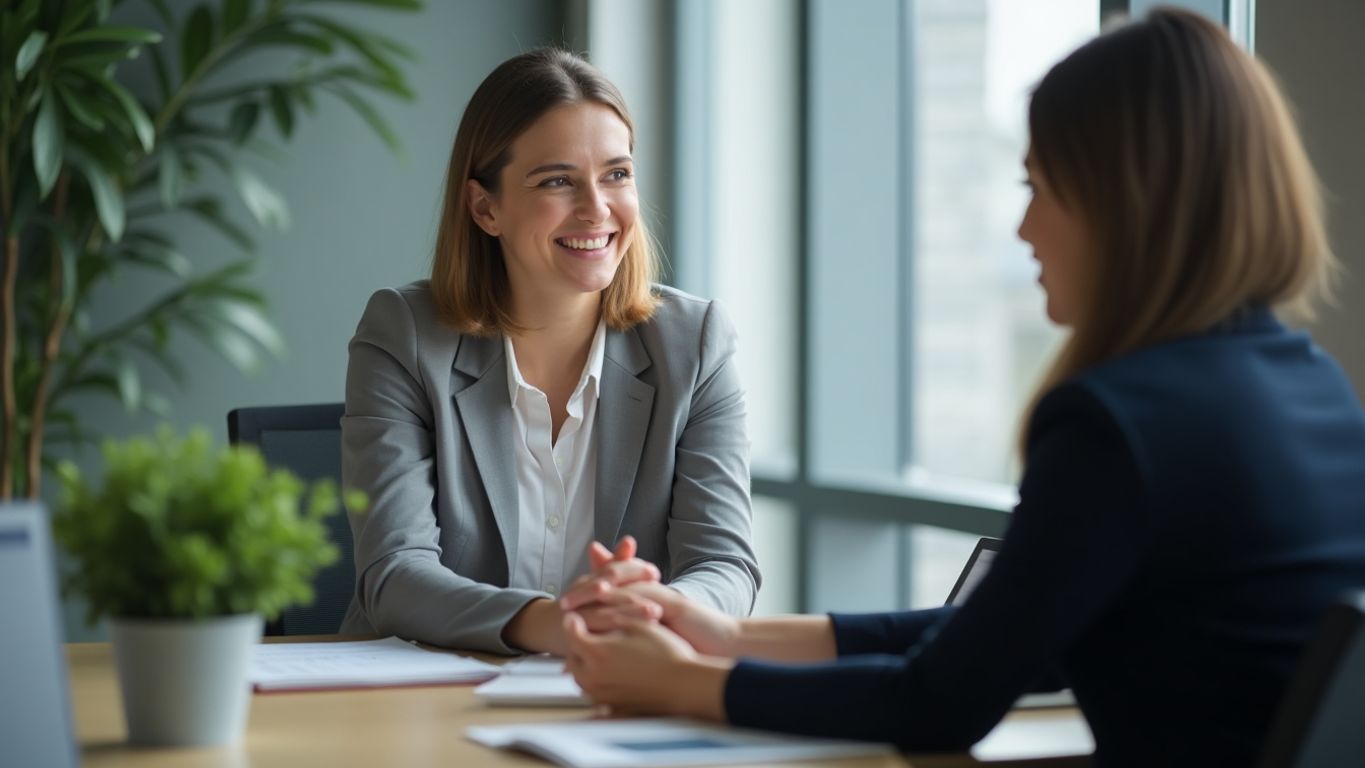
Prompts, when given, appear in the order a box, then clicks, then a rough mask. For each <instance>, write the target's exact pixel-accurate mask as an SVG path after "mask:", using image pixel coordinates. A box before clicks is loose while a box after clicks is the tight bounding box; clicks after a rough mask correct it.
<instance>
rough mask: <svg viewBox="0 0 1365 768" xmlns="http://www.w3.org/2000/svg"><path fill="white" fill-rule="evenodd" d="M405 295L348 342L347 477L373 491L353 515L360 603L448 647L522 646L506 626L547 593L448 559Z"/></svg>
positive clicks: (393, 624)
mask: <svg viewBox="0 0 1365 768" xmlns="http://www.w3.org/2000/svg"><path fill="white" fill-rule="evenodd" d="M421 354H422V350H421V349H420V348H419V335H418V333H417V327H416V322H415V320H414V318H413V313H412V310H411V308H410V307H409V305H408V303H407V302H406V301H405V300H404V298H403V296H402V294H400V293H399V292H398V291H395V290H392V289H385V290H382V291H379V292H377V293H376V294H375V295H374V296H373V297H372V298H371V299H370V303H369V305H368V306H367V307H366V309H365V314H364V316H363V317H362V318H361V321H360V325H359V327H358V328H357V330H356V334H355V337H354V338H353V339H352V340H351V344H350V362H349V364H348V366H347V371H346V414H345V416H344V417H343V418H342V420H341V437H342V453H341V459H342V470H341V471H342V480H343V483H344V484H345V485H346V486H347V487H350V488H357V489H359V490H362V491H364V492H365V493H366V494H368V495H369V500H370V507H369V509H368V510H367V511H366V512H364V513H363V514H358V515H352V516H351V528H352V531H353V532H354V534H355V536H354V538H355V561H356V601H357V603H358V607H359V609H360V611H361V612H362V613H363V615H364V617H365V618H366V619H368V621H369V624H370V626H371V627H372V628H373V629H374V631H376V632H379V633H381V634H386V635H388V634H392V635H397V636H399V637H403V638H407V639H410V640H420V641H422V642H426V643H431V644H433V645H440V646H445V647H454V648H462V649H469V650H481V651H492V652H495V653H505V654H511V653H517V652H518V651H517V650H516V649H513V648H511V647H509V646H508V645H507V644H506V643H504V642H503V640H502V629H503V627H504V625H506V623H507V622H508V621H509V620H511V618H512V617H513V616H514V615H516V613H517V612H518V611H520V610H521V608H522V607H523V606H524V605H526V603H528V602H530V601H531V600H533V599H535V598H536V597H543V595H542V594H541V593H539V592H532V591H529V590H519V589H508V588H503V587H496V586H493V585H490V584H484V583H481V582H478V581H474V580H473V579H469V578H466V577H463V576H460V575H459V574H457V573H455V572H454V571H452V570H450V569H449V568H447V567H446V566H445V564H444V563H442V562H441V560H440V556H441V546H440V530H439V528H438V525H437V521H436V511H435V497H436V461H438V457H437V456H436V455H435V438H434V430H435V425H434V424H433V423H432V419H433V415H432V407H431V400H430V397H431V394H430V392H429V391H428V388H427V386H428V385H427V383H426V382H425V381H423V377H422V373H421V367H420V365H419V363H418V361H419V356H420V355H421Z"/></svg>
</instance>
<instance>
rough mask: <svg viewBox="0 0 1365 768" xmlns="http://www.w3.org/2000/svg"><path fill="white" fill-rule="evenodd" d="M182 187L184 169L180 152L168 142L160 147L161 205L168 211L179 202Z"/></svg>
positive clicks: (183, 187)
mask: <svg viewBox="0 0 1365 768" xmlns="http://www.w3.org/2000/svg"><path fill="white" fill-rule="evenodd" d="M184 189H185V171H184V166H182V165H181V164H180V154H179V153H178V152H176V151H175V147H173V146H171V145H169V144H168V145H166V146H164V147H162V148H161V183H160V190H161V206H162V207H163V208H165V209H166V210H168V211H169V210H173V209H174V208H175V207H176V206H177V205H179V204H180V195H181V193H182V192H183V191H184Z"/></svg>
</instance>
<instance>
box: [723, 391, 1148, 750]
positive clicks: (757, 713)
mask: <svg viewBox="0 0 1365 768" xmlns="http://www.w3.org/2000/svg"><path fill="white" fill-rule="evenodd" d="M1068 389H1069V391H1066V392H1061V393H1053V395H1049V396H1048V397H1047V398H1045V399H1044V401H1043V402H1042V403H1041V404H1040V405H1039V408H1038V416H1037V417H1036V418H1035V420H1034V424H1033V429H1031V430H1030V434H1031V436H1032V439H1031V440H1030V444H1031V447H1030V450H1029V461H1028V468H1027V472H1026V474H1025V476H1024V480H1023V483H1022V484H1021V486H1020V489H1019V499H1020V500H1019V506H1018V507H1017V508H1016V510H1015V513H1014V517H1013V520H1012V521H1011V524H1010V528H1009V531H1008V532H1007V533H1006V536H1005V542H1004V544H1003V546H1002V547H1001V551H1000V554H999V556H997V558H996V560H995V562H994V564H993V565H992V566H991V570H990V571H989V572H987V574H986V576H985V578H983V579H982V581H981V583H980V584H979V585H978V586H977V588H976V589H975V590H974V591H973V592H972V595H971V597H970V598H969V599H968V600H967V602H966V603H964V604H963V605H962V606H960V607H958V608H956V609H954V610H952V611H942V610H941V609H940V610H937V611H935V612H933V613H924V614H922V615H920V616H918V617H916V616H913V615H911V616H910V617H907V619H906V620H904V621H898V622H897V621H892V622H877V621H875V620H874V621H870V622H868V623H867V624H865V625H864V626H862V627H861V628H855V627H853V626H852V625H848V624H846V625H845V626H844V627H843V630H844V631H843V632H841V633H838V632H837V634H836V637H837V638H838V640H839V645H840V652H841V653H844V652H849V651H855V650H857V651H875V650H882V651H883V655H877V654H876V653H866V654H865V655H855V656H841V657H840V658H839V659H837V660H836V661H834V662H830V663H821V664H813V665H806V666H795V665H783V664H770V663H760V662H753V661H741V662H739V663H738V664H737V665H736V666H735V668H734V670H733V671H732V672H731V673H730V676H729V678H728V679H727V681H726V687H725V707H726V714H727V716H728V718H729V719H730V721H731V722H733V723H735V724H736V725H743V726H751V727H758V728H768V729H772V730H780V731H789V732H793V733H804V734H811V735H824V736H838V737H844V738H857V739H866V740H873V741H886V742H892V743H895V744H896V745H898V746H899V747H900V748H902V749H904V750H908V751H936V750H961V749H964V748H966V747H967V746H969V745H971V744H973V743H974V742H976V741H977V740H979V739H980V738H981V737H982V736H984V735H986V733H988V732H989V731H990V729H991V728H992V727H994V726H995V724H996V723H997V722H999V721H1000V718H1001V717H1003V716H1004V714H1005V713H1006V712H1007V711H1008V710H1009V707H1010V706H1011V704H1012V703H1013V702H1014V700H1015V699H1016V698H1017V697H1018V696H1019V695H1020V694H1021V693H1023V692H1025V691H1027V690H1029V689H1030V688H1031V687H1032V686H1033V684H1034V683H1036V682H1037V680H1038V679H1039V678H1040V677H1042V676H1044V675H1046V674H1048V673H1049V672H1050V671H1052V670H1054V669H1056V668H1057V666H1058V663H1059V660H1060V658H1061V656H1062V654H1063V653H1064V652H1065V650H1066V649H1067V648H1068V647H1070V645H1071V644H1072V643H1073V642H1075V641H1076V639H1077V638H1078V637H1080V636H1081V634H1082V633H1083V632H1084V631H1085V629H1086V628H1087V627H1088V626H1089V625H1090V624H1091V622H1093V621H1095V620H1096V618H1097V617H1099V616H1101V615H1102V614H1103V613H1104V612H1105V611H1106V610H1108V609H1109V608H1110V607H1111V606H1112V605H1113V604H1114V602H1115V601H1116V600H1118V599H1120V597H1119V596H1120V594H1121V592H1122V590H1123V589H1124V588H1125V587H1126V586H1127V585H1128V584H1129V583H1130V582H1131V580H1132V579H1133V578H1134V577H1135V576H1136V574H1137V572H1138V569H1139V567H1140V566H1141V563H1142V559H1143V553H1144V552H1146V551H1147V539H1148V537H1149V533H1148V531H1149V527H1148V526H1147V525H1146V524H1145V523H1144V522H1143V520H1142V515H1141V511H1142V501H1141V499H1142V496H1143V491H1144V488H1145V487H1146V485H1145V483H1144V482H1143V480H1142V476H1141V472H1140V470H1139V469H1138V465H1137V463H1136V461H1135V460H1134V457H1133V455H1132V452H1131V449H1130V448H1129V444H1128V442H1127V441H1126V440H1125V439H1124V438H1123V436H1122V435H1121V433H1120V430H1119V428H1118V426H1117V424H1115V423H1114V421H1113V419H1112V417H1111V416H1110V415H1109V414H1108V412H1107V411H1104V410H1103V408H1102V407H1101V406H1100V405H1099V404H1098V401H1097V400H1095V398H1094V397H1093V395H1090V394H1089V393H1088V392H1086V391H1084V390H1081V389H1080V388H1079V387H1069V388H1068ZM936 619H942V621H941V622H936V621H935V620H936ZM839 629H840V627H839V622H838V621H837V620H836V631H837V630H839ZM897 636H900V637H902V638H907V639H908V638H916V640H915V643H914V644H913V645H911V646H910V647H909V648H908V649H904V648H902V649H900V651H901V652H900V653H899V654H898V655H890V653H889V651H890V650H891V649H889V648H886V647H885V646H886V641H887V640H888V639H893V638H895V637H897Z"/></svg>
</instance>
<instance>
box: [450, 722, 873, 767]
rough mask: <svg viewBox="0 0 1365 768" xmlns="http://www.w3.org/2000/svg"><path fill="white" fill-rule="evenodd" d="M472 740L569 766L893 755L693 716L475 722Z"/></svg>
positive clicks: (852, 744) (853, 743) (849, 743)
mask: <svg viewBox="0 0 1365 768" xmlns="http://www.w3.org/2000/svg"><path fill="white" fill-rule="evenodd" d="M465 735H466V736H468V737H469V739H470V740H471V741H474V742H476V743H479V744H482V745H484V746H486V747H494V748H496V749H519V750H522V751H525V752H530V753H532V754H536V755H540V756H541V757H543V758H545V759H547V760H550V761H552V762H555V763H559V764H560V765H564V766H569V768H625V767H626V766H639V765H653V766H673V765H716V764H719V763H772V762H784V761H794V760H819V759H826V760H827V759H831V758H839V757H857V756H864V755H888V754H892V749H891V747H889V746H887V745H885V744H871V743H868V742H861V741H839V740H834V739H812V738H806V737H801V736H787V735H784V734H778V733H768V732H765V731H751V730H745V729H741V728H729V727H725V726H720V725H706V724H703V723H697V722H693V721H690V720H677V719H657V720H578V721H573V722H559V723H541V724H531V725H495V726H472V727H470V728H469V729H468V730H467V731H465Z"/></svg>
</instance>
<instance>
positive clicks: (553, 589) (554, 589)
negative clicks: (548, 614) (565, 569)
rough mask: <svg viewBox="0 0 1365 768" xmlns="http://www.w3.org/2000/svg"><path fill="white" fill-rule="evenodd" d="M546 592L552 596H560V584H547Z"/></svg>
mask: <svg viewBox="0 0 1365 768" xmlns="http://www.w3.org/2000/svg"><path fill="white" fill-rule="evenodd" d="M545 591H546V592H549V593H550V594H552V595H554V594H558V593H559V585H558V584H546V585H545Z"/></svg>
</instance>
